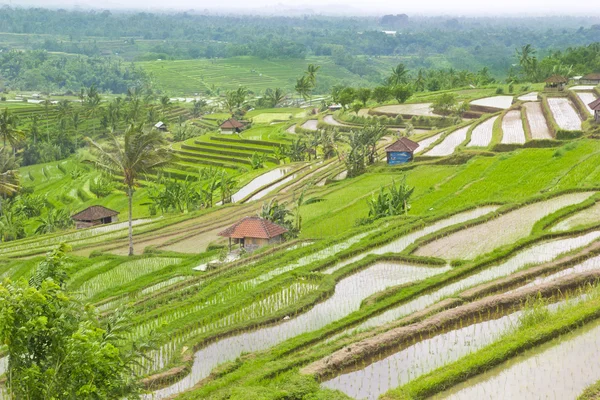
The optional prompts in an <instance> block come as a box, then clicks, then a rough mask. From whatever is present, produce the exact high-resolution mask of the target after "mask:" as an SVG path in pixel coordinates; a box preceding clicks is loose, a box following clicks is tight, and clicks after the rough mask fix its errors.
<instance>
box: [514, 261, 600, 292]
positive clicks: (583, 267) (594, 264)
mask: <svg viewBox="0 0 600 400" xmlns="http://www.w3.org/2000/svg"><path fill="white" fill-rule="evenodd" d="M597 269H600V256H599V257H594V258H590V259H589V260H586V261H584V262H582V263H581V264H578V265H575V266H574V267H571V268H567V269H563V270H562V271H558V272H556V273H554V274H552V275H548V276H543V277H539V278H536V279H535V280H533V281H532V282H530V283H528V284H527V285H524V286H521V287H520V288H518V289H515V290H512V291H511V292H514V291H517V290H521V289H525V288H530V287H533V286H539V285H541V284H544V283H547V282H551V281H553V280H556V279H559V278H562V277H564V276H568V275H571V274H577V273H579V272H587V271H593V270H597Z"/></svg>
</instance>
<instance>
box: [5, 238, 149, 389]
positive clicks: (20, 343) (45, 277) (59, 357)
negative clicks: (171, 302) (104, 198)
mask: <svg viewBox="0 0 600 400" xmlns="http://www.w3.org/2000/svg"><path fill="white" fill-rule="evenodd" d="M67 250H68V248H67V247H66V246H64V245H61V246H60V247H59V248H58V249H56V250H54V251H52V252H51V253H50V254H48V256H47V257H46V259H45V260H43V261H42V262H41V263H40V264H39V265H38V266H37V268H36V270H35V271H34V274H33V276H32V277H31V279H30V280H29V282H28V281H26V280H25V279H20V280H19V281H17V282H12V281H10V280H6V281H5V282H3V283H2V284H0V341H1V342H2V343H3V344H5V345H6V346H7V349H8V371H7V374H6V376H7V389H8V392H9V397H10V398H14V399H109V398H111V399H117V398H132V397H138V396H139V395H140V394H141V389H142V388H141V385H140V384H139V381H138V378H137V376H136V374H135V372H134V369H133V367H134V366H135V365H136V362H137V361H136V360H137V359H138V358H139V357H140V356H142V354H143V351H147V350H149V349H150V347H148V346H146V345H145V344H143V343H131V342H130V341H128V340H127V339H126V334H127V331H126V326H127V323H128V322H129V321H127V318H126V316H125V315H124V314H123V313H122V312H119V311H117V312H116V313H115V314H113V315H111V316H109V317H108V318H107V320H106V321H100V320H99V319H98V318H97V317H96V316H95V314H94V313H93V312H90V310H89V308H88V307H86V306H85V305H84V304H81V303H80V302H79V301H78V300H77V299H76V297H75V296H74V295H72V294H71V293H70V292H69V291H68V290H67V285H66V282H67V279H68V275H67V273H66V271H65V268H64V265H65V262H66V254H65V252H66V251H67Z"/></svg>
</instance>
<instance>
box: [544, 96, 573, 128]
mask: <svg viewBox="0 0 600 400" xmlns="http://www.w3.org/2000/svg"><path fill="white" fill-rule="evenodd" d="M548 105H549V106H550V111H551V112H552V114H553V115H554V119H555V120H556V123H557V124H558V126H559V127H560V128H561V129H564V130H566V131H579V130H581V118H579V115H578V114H577V111H575V108H574V107H573V105H572V104H571V102H570V101H569V99H567V98H564V97H550V98H548Z"/></svg>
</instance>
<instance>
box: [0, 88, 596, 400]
mask: <svg viewBox="0 0 600 400" xmlns="http://www.w3.org/2000/svg"><path fill="white" fill-rule="evenodd" d="M491 94H493V92H492V93H490V95H491ZM463 96H467V94H463ZM496 100H497V99H496ZM422 104H423V103H421V104H416V105H415V104H406V105H401V106H402V107H405V106H406V107H413V108H414V109H418V108H419V107H420V108H421V110H423V108H422V107H423V105H422ZM497 104H499V103H497ZM384 107H396V106H384ZM523 107H524V108H525V109H524V110H522V111H523V114H524V116H525V117H526V118H527V121H528V124H529V128H530V131H531V138H532V139H549V138H551V136H550V134H549V127H548V125H547V124H546V120H545V118H544V114H543V113H542V108H541V104H540V103H539V102H537V101H528V102H526V103H525V104H523ZM375 108H377V106H376V107H375ZM185 115H186V118H187V116H189V114H185ZM246 116H247V119H248V120H250V119H252V120H253V121H252V122H253V124H252V127H251V128H250V129H247V130H244V131H242V132H240V133H239V134H232V135H223V134H218V133H216V130H215V129H214V127H216V126H218V123H219V121H222V120H223V119H224V118H228V117H229V114H227V113H209V114H205V115H203V116H202V117H201V118H200V117H198V118H191V119H190V121H191V122H192V123H198V124H205V125H206V126H207V127H208V125H210V126H211V127H212V128H211V130H208V129H207V130H203V131H202V134H201V135H199V136H193V137H190V138H187V139H185V140H182V141H179V142H174V141H173V142H170V143H169V144H168V146H169V148H170V149H172V151H173V152H174V153H175V154H176V155H177V156H178V158H177V159H176V160H175V162H174V163H173V164H171V165H169V167H168V169H167V171H166V173H168V174H169V175H168V177H169V179H176V180H177V181H186V180H188V179H189V180H192V179H205V178H202V176H208V177H209V178H210V177H217V178H218V179H222V178H221V175H220V174H222V173H223V172H225V173H227V176H228V177H231V178H232V179H234V180H235V185H234V189H233V190H232V192H231V193H230V194H231V204H221V199H222V197H221V195H222V193H221V191H220V190H219V188H218V187H217V189H214V193H213V198H212V200H213V201H214V203H213V206H212V207H198V208H197V209H189V210H186V211H181V212H178V211H177V210H169V211H166V212H160V213H158V214H157V213H156V212H155V213H154V214H152V215H150V207H149V204H150V201H151V197H152V196H154V195H155V193H156V190H155V189H154V188H153V186H152V177H150V176H145V177H144V179H143V180H141V185H140V187H138V188H136V193H135V197H134V218H135V221H134V224H133V240H134V250H135V253H136V255H135V256H133V257H126V254H127V253H128V237H127V224H126V223H125V222H124V221H126V215H127V213H126V210H127V200H126V198H125V196H123V194H122V193H121V192H119V191H118V190H117V189H119V188H118V187H115V190H114V191H113V193H110V194H109V195H108V196H106V197H102V198H98V197H96V196H95V195H94V194H93V193H92V192H91V189H90V185H91V182H92V181H93V179H95V177H96V176H98V175H99V174H100V172H99V171H97V170H95V169H94V168H92V167H91V166H89V165H86V163H82V162H81V161H80V159H79V158H76V157H74V156H73V157H71V158H68V159H67V160H65V161H61V162H53V163H46V164H40V165H33V166H29V167H25V168H22V169H21V171H20V172H21V176H22V178H23V181H24V184H25V186H26V187H28V188H31V190H33V191H34V193H37V194H40V195H42V196H44V198H46V199H47V201H48V202H52V203H53V204H55V205H56V207H64V206H65V205H67V204H68V205H69V207H70V208H71V209H73V210H74V211H75V210H80V209H82V208H84V207H86V206H87V205H92V204H102V205H106V206H109V207H111V208H114V209H116V210H118V212H119V213H120V215H119V222H117V223H115V224H112V225H107V226H102V227H95V228H91V229H84V230H74V229H72V230H65V231H59V232H54V233H49V234H44V235H37V236H34V235H32V236H30V237H27V238H25V239H21V240H17V241H6V242H2V243H0V255H1V257H0V277H1V278H2V279H4V278H7V277H8V278H11V279H19V278H21V277H23V278H28V277H30V276H31V274H32V273H33V271H34V269H35V266H36V265H37V263H39V262H40V261H41V260H42V259H43V257H44V254H45V253H46V252H47V251H49V250H51V249H52V248H54V247H55V246H56V243H62V242H66V243H68V244H70V245H71V246H72V251H71V252H70V253H69V255H68V264H67V267H66V268H67V272H68V275H69V280H68V288H69V290H73V291H75V292H77V293H78V296H79V298H81V299H82V300H83V301H85V302H89V303H91V304H94V305H95V306H96V307H97V309H98V310H99V312H100V313H102V315H103V316H107V315H112V314H113V313H114V312H115V311H116V310H118V309H121V308H123V307H126V308H127V309H128V310H129V311H130V312H131V315H132V316H131V320H130V321H128V322H127V331H128V334H127V335H128V337H129V338H131V339H137V340H143V341H145V340H150V339H151V338H152V339H153V340H155V342H154V346H153V348H152V349H148V350H147V351H146V352H145V356H146V357H144V358H140V359H139V365H137V366H136V367H135V373H136V374H138V375H139V376H140V377H141V378H143V379H144V385H145V393H144V395H143V398H145V399H147V400H152V399H166V398H182V399H188V398H189V399H195V398H206V399H210V400H217V399H222V398H246V397H245V396H248V395H249V394H252V396H254V394H256V396H255V397H257V398H267V399H268V398H277V396H279V398H281V396H283V397H286V396H287V397H286V398H305V397H304V396H312V398H327V399H329V398H331V399H337V398H339V399H340V400H341V399H346V398H368V399H376V398H378V397H379V396H385V397H384V398H386V399H387V398H389V399H403V400H404V398H403V397H401V396H402V395H400V394H399V393H417V398H424V397H431V396H458V397H456V398H469V396H470V395H469V394H467V395H464V394H461V393H471V392H472V393H477V395H478V396H479V395H480V394H481V393H484V394H485V393H488V392H489V391H493V388H494V387H495V386H497V385H498V383H497V381H495V380H494V376H493V375H488V373H487V372H485V371H486V370H487V369H490V370H491V371H494V369H493V368H499V369H502V370H503V371H509V372H510V371H511V369H512V367H511V365H512V364H511V363H515V362H516V361H517V360H520V356H519V357H518V358H515V359H514V360H511V358H512V357H509V356H506V357H495V358H493V359H494V360H495V361H494V362H492V363H490V364H489V368H481V367H477V366H475V367H472V369H468V370H467V367H469V368H471V366H472V365H475V364H474V363H476V362H477V357H484V355H485V354H488V353H486V352H489V351H492V350H490V349H495V348H497V346H500V345H510V346H517V345H522V346H523V347H527V346H525V345H524V344H522V342H521V341H519V340H511V341H506V339H505V338H506V337H512V336H511V335H525V334H526V332H529V331H527V329H529V328H526V326H530V325H527V324H534V325H531V326H535V328H536V331H540V332H546V331H545V330H547V331H548V332H549V333H548V334H547V335H546V336H543V339H539V342H536V343H535V345H532V346H529V347H534V349H533V350H532V354H538V353H536V352H537V351H538V350H539V351H540V353H539V354H543V353H544V351H545V347H543V346H548V348H549V349H553V350H552V351H556V352H558V353H557V354H559V355H562V354H563V353H561V351H563V350H560V349H561V347H560V346H561V343H562V342H561V341H560V340H556V341H555V340H554V338H555V337H557V336H558V334H557V333H556V332H565V331H567V330H572V329H570V328H567V326H569V327H571V325H567V322H565V321H566V320H565V318H566V317H565V316H568V318H573V319H575V318H579V319H578V320H577V321H575V320H574V321H575V322H573V323H572V324H573V325H572V326H577V327H579V326H582V325H585V324H588V323H589V324H588V327H584V328H583V329H592V330H594V329H596V328H595V325H594V324H596V322H595V319H596V315H600V313H599V312H598V310H600V300H598V299H600V297H599V296H598V295H597V294H594V293H596V292H594V290H598V291H600V289H596V288H595V286H596V282H597V280H598V279H599V278H600V262H599V261H598V260H599V259H598V257H597V254H598V252H599V251H600V231H599V229H600V223H599V222H598V216H600V211H599V209H600V208H599V207H598V206H597V201H598V198H599V196H600V194H599V193H600V186H599V185H598V182H599V179H600V169H599V168H598V164H599V163H600V143H599V142H598V141H597V140H594V139H593V137H586V136H585V134H584V135H583V136H582V137H581V138H577V140H553V141H548V142H543V144H544V146H548V147H543V148H535V147H533V148H529V143H528V144H527V145H526V146H520V145H521V144H524V143H525V129H523V125H522V120H521V113H520V112H519V111H516V110H513V111H510V110H509V111H508V112H506V116H505V117H504V120H503V121H502V124H501V125H502V130H503V137H502V139H501V140H502V143H511V144H514V145H515V146H514V147H513V146H507V147H509V148H510V150H504V149H501V150H498V149H496V148H494V146H490V144H491V143H492V141H493V140H498V139H499V137H496V136H499V135H497V132H496V131H495V130H494V129H493V128H494V124H496V127H497V126H498V125H500V121H498V119H497V118H499V117H498V116H497V115H492V116H490V117H487V119H485V120H484V119H483V118H482V119H480V120H471V121H465V122H460V125H458V124H455V125H451V126H449V127H444V128H442V127H435V126H434V127H432V128H433V130H431V131H429V130H427V131H426V130H417V131H416V132H414V137H413V139H414V140H415V141H418V142H419V145H420V146H419V148H418V149H417V151H416V152H415V153H417V154H420V156H419V157H417V158H416V159H415V160H414V161H413V162H412V163H411V164H408V165H399V166H388V165H386V163H385V161H384V160H385V158H384V157H383V156H384V148H385V146H386V145H387V144H389V143H391V142H392V141H393V140H395V138H396V135H397V134H399V133H398V132H394V131H391V130H388V134H387V135H386V136H385V137H384V138H382V139H380V140H379V141H378V142H377V143H376V145H375V148H376V153H375V155H374V159H375V160H376V161H375V162H374V163H373V164H370V165H366V166H365V167H366V168H365V171H364V173H361V174H357V175H356V176H352V174H351V171H352V169H351V164H349V162H348V159H349V154H350V148H351V142H350V141H349V140H348V137H347V136H344V135H350V133H348V132H345V131H343V130H341V129H340V131H341V132H338V133H337V134H339V135H341V136H342V139H340V140H339V141H337V142H336V143H335V144H334V145H335V146H334V148H335V152H333V156H331V157H330V158H328V159H324V158H323V153H324V151H325V146H326V144H321V143H319V144H313V145H312V146H313V147H314V149H315V151H314V152H311V157H310V159H309V158H308V157H305V158H304V159H303V160H302V159H301V160H300V161H291V160H292V156H291V155H290V154H291V153H289V152H290V148H291V147H292V143H293V142H292V141H294V142H295V141H296V140H298V139H303V138H308V137H313V136H314V137H317V136H326V135H325V133H327V132H328V131H327V130H328V129H331V130H333V129H334V128H335V127H336V126H338V127H339V126H341V125H343V123H341V122H338V121H337V120H336V119H335V118H334V117H333V116H331V115H327V114H325V113H323V114H320V115H318V116H315V117H314V118H313V119H308V120H307V117H306V114H305V112H304V110H302V109H296V108H281V109H276V108H275V109H268V110H260V109H256V110H252V111H250V112H248V113H247V114H246ZM382 120H383V121H385V119H383V118H382ZM440 120H441V118H440ZM319 121H322V122H321V123H320V124H319ZM474 121H476V122H475V123H479V122H480V121H481V123H479V125H478V126H475V127H473V125H472V124H473V122H474ZM453 122H454V121H453ZM323 123H324V124H323ZM446 123H447V122H446ZM290 124H293V125H290ZM448 124H449V123H448ZM290 126H302V128H304V129H307V130H313V131H317V132H319V133H320V135H307V134H306V133H303V132H302V130H300V129H299V130H298V133H295V134H293V135H292V134H290V132H288V131H287V130H288V129H289V127H290ZM327 126H329V128H328V127H327ZM356 126H359V123H358V122H357V123H356ZM425 126H427V125H425ZM544 128H545V131H544ZM356 129H360V127H358V128H356ZM470 131H471V134H470V140H468V135H469V132H470ZM329 132H331V131H329ZM428 136H429V137H428ZM423 138H425V139H423ZM495 143H496V142H495ZM496 147H501V146H496ZM423 153H425V154H423ZM253 159H254V160H256V159H259V160H260V161H261V163H262V165H260V166H255V165H254V160H253ZM80 170H81V171H80ZM117 179H119V178H117ZM193 182H196V181H193ZM215 182H217V180H215ZM398 182H402V184H405V185H406V186H407V187H408V188H411V189H413V191H412V194H411V197H410V202H409V205H410V207H409V208H408V209H407V210H405V211H403V212H401V213H399V214H396V215H392V216H383V217H381V218H377V219H374V218H373V215H372V214H371V211H372V210H373V208H372V207H373V204H374V202H375V201H376V199H377V196H380V194H381V193H387V192H386V191H387V190H388V189H389V188H391V186H392V185H394V186H396V185H398ZM203 185H204V184H203ZM165 187H166V186H165ZM202 189H204V190H206V186H202ZM390 192H391V191H390ZM69 199H70V200H69ZM275 201H277V203H275ZM273 204H283V205H284V207H285V209H287V210H288V211H289V212H290V213H291V214H288V218H290V222H291V223H292V224H293V225H292V226H294V227H296V226H299V227H300V228H299V229H298V230H299V231H298V232H297V235H296V236H293V237H289V238H288V239H287V240H286V241H285V242H283V243H272V244H270V245H268V246H267V247H266V248H264V249H259V250H257V251H254V252H246V251H242V250H241V249H240V245H239V244H238V243H235V242H233V243H232V246H233V247H232V250H233V252H230V251H229V242H228V240H227V238H224V237H221V236H219V233H221V232H223V231H224V230H225V229H226V228H228V227H230V226H232V225H233V224H235V223H236V222H239V221H240V220H241V219H243V218H244V217H249V216H256V215H257V214H261V213H264V212H266V211H268V207H269V206H271V205H273ZM271 212H272V211H271ZM33 228H35V226H32V227H31V228H29V229H33ZM584 292H585V293H588V294H586V295H585V296H581V293H584ZM534 299H537V300H534ZM534 301H535V304H534ZM537 302H539V304H538V303H537ZM540 310H542V311H540ZM542 312H543V313H544V314H543V315H544V318H547V319H540V320H537V319H535V318H533V317H530V315H531V314H532V313H542ZM546 313H547V314H546ZM532 321H533V322H532ZM540 321H541V322H540ZM545 321H550V322H549V323H547V324H544V322H545ZM582 321H585V323H584V322H582ZM532 329H533V328H532ZM425 332H426V333H425ZM594 332H595V331H594ZM155 335H156V336H155ZM568 341H569V342H571V343H577V342H576V339H575V336H573V338H571V337H570V336H569V338H568ZM400 343H402V344H400ZM449 343H451V344H452V345H449ZM586 345H589V346H591V347H592V348H593V346H594V343H592V342H586ZM577 346H578V345H575V347H572V349H579V348H580V347H577ZM2 351H3V350H2V348H0V377H1V374H2V373H3V372H2V368H4V369H5V368H6V366H4V367H3V365H4V363H5V361H3V360H5V358H3V356H4V355H5V354H4V353H3V352H2ZM495 354H496V353H494V355H495ZM510 354H516V353H514V352H513V353H510ZM594 355H595V352H594ZM490 357H491V356H490ZM530 357H532V356H531V355H530V354H529V353H523V358H524V359H529V358H530ZM474 358H475V360H473V359H474ZM465 360H466V361H465ZM548 360H554V359H553V358H549V359H548ZM503 362H506V363H507V364H503ZM550 362H554V361H550ZM574 363H575V362H574V361H573V364H574ZM461 368H462V369H461ZM444 371H446V372H445V373H444ZM474 371H476V372H477V373H476V372H474ZM573 371H575V372H574V373H578V372H577V370H576V369H574V370H573ZM479 372H482V373H481V374H479ZM510 373H511V374H512V375H510V376H511V378H510V379H511V381H514V382H515V384H514V386H515V390H518V392H517V391H515V393H518V394H520V393H525V392H526V388H525V389H523V384H522V383H521V380H520V379H521V378H520V376H519V374H516V373H513V372H510ZM452 374H456V376H460V377H463V378H461V379H455V378H453V376H455V375H452ZM476 375H480V376H479V378H476V377H475V376H476ZM585 375H586V376H585V378H584V377H582V378H581V379H580V380H577V381H576V382H575V383H574V384H573V385H572V386H571V387H570V388H566V389H565V391H564V392H562V393H564V395H565V396H567V397H569V396H570V394H571V392H573V393H574V392H575V391H582V390H583V389H585V388H586V387H588V386H590V385H591V384H593V383H594V382H596V381H598V380H600V371H595V370H593V371H590V372H586V374H585ZM428 379H436V380H438V381H439V382H441V383H439V384H436V385H437V386H432V387H435V390H433V389H431V390H430V389H427V390H429V391H428V392H427V396H422V393H423V392H421V391H420V390H423V389H422V387H424V386H419V385H424V384H423V382H425V381H426V380H428ZM532 379H536V378H532ZM0 381H1V380H0ZM459 383H462V385H459V386H456V387H455V388H452V387H453V386H454V385H455V384H459ZM0 386H1V384H0ZM566 386H568V385H566ZM482 388H483V389H482ZM442 389H444V390H445V389H448V390H449V391H447V392H446V391H444V390H442ZM282 393H284V394H282ZM299 393H302V394H299ZM463 396H466V397H463ZM524 396H525V395H524ZM306 398H311V397H306Z"/></svg>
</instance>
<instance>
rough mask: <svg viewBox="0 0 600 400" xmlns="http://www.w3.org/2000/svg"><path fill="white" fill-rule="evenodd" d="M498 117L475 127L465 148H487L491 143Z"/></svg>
mask: <svg viewBox="0 0 600 400" xmlns="http://www.w3.org/2000/svg"><path fill="white" fill-rule="evenodd" d="M497 119H498V116H495V117H492V118H489V119H487V120H485V121H484V122H482V123H481V124H479V125H477V126H476V127H475V129H473V132H471V141H470V142H469V144H468V145H467V147H487V146H489V144H490V142H491V141H492V131H493V128H494V123H495V122H496V120H497Z"/></svg>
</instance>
